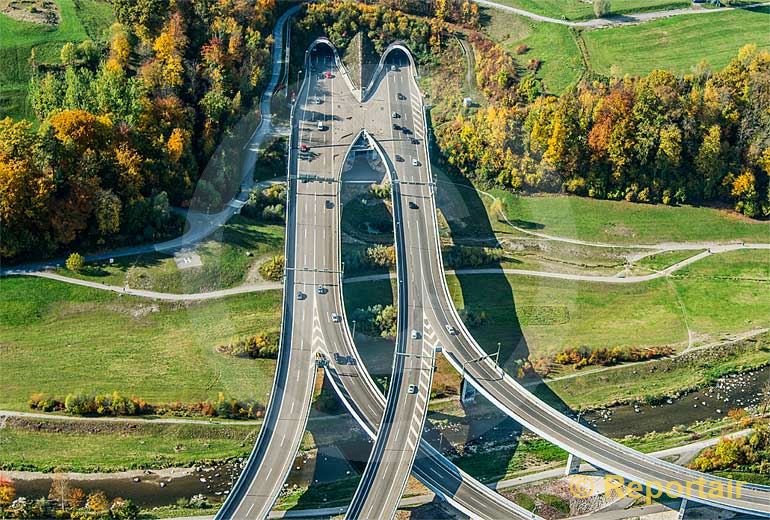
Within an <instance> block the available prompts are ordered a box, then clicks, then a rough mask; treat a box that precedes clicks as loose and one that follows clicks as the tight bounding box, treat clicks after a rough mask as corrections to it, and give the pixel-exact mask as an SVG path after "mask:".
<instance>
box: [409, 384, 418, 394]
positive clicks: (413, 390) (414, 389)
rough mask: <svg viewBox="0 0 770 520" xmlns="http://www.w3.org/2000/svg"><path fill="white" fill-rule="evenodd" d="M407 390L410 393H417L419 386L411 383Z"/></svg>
mask: <svg viewBox="0 0 770 520" xmlns="http://www.w3.org/2000/svg"><path fill="white" fill-rule="evenodd" d="M407 392H409V393H410V394H416V393H417V386H415V385H409V388H408V389H407Z"/></svg>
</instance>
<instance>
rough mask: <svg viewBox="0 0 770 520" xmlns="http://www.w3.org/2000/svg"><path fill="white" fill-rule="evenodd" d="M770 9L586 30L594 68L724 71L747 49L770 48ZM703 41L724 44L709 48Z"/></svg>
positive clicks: (618, 72)
mask: <svg viewBox="0 0 770 520" xmlns="http://www.w3.org/2000/svg"><path fill="white" fill-rule="evenodd" d="M769 26H770V7H763V8H756V9H751V10H748V9H738V10H734V11H725V12H719V13H709V14H700V15H684V16H675V17H672V18H668V19H661V20H655V21H652V22H648V23H643V24H640V25H631V26H626V27H617V28H610V29H600V30H593V31H584V32H583V38H584V40H585V43H586V47H587V50H588V56H589V62H590V64H591V68H592V69H593V70H594V71H596V72H599V73H601V74H607V75H609V74H612V75H618V76H622V75H624V74H631V75H643V74H647V73H649V72H650V71H652V70H655V69H667V70H671V71H672V72H675V73H678V74H685V73H688V72H691V71H692V68H693V67H694V66H696V65H697V64H698V63H700V62H701V61H702V60H705V61H707V62H708V63H709V65H711V67H712V68H713V69H714V70H717V69H721V68H722V67H724V66H725V65H726V64H727V62H729V61H730V60H731V59H732V58H734V57H735V56H736V54H737V53H738V50H739V49H740V48H741V47H743V46H744V45H746V44H749V43H754V44H756V45H758V46H759V47H760V48H762V49H768V48H770V39H768V37H767V35H768V27H769ZM704 42H719V43H718V45H716V44H715V45H704Z"/></svg>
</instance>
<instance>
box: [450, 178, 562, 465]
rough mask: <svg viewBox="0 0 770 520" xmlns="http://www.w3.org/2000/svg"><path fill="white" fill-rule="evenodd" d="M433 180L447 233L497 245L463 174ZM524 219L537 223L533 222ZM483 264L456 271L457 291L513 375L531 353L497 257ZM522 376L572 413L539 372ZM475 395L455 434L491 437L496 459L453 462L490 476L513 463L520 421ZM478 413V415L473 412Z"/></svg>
mask: <svg viewBox="0 0 770 520" xmlns="http://www.w3.org/2000/svg"><path fill="white" fill-rule="evenodd" d="M437 181H438V182H439V185H440V190H439V191H441V188H445V191H447V192H449V193H448V194H444V195H443V196H438V197H437V203H438V205H439V209H440V210H441V211H442V213H443V214H444V216H445V218H446V221H447V225H448V227H449V231H450V233H451V235H452V237H458V236H459V237H463V236H468V235H469V234H470V235H472V236H473V237H475V239H476V240H477V241H481V242H484V243H488V244H494V247H499V243H498V241H497V238H496V236H495V233H494V231H493V229H492V225H491V223H490V221H489V218H488V216H487V212H486V209H485V206H484V203H483V201H482V200H481V197H480V195H479V193H478V192H477V191H476V190H475V189H474V188H473V186H472V185H471V184H470V183H469V182H468V181H467V180H465V179H455V178H453V179H451V183H450V179H447V178H446V177H444V178H442V176H441V175H439V176H438V178H437ZM455 183H457V184H459V189H455V190H451V189H447V188H448V187H449V186H451V185H455ZM529 224H530V225H532V226H536V224H534V223H529ZM486 267H489V268H492V269H493V271H492V272H491V273H490V274H488V275H485V276H483V277H480V276H478V275H463V274H462V273H458V274H457V275H456V278H457V281H458V284H459V289H460V291H461V293H462V299H463V305H464V309H465V311H466V312H465V315H466V316H467V315H468V314H471V315H476V316H478V315H480V314H481V313H484V314H485V315H486V320H485V321H484V322H483V323H482V324H481V325H479V326H477V327H475V328H472V327H470V323H467V325H469V330H470V332H471V334H473V335H474V337H475V338H476V340H477V341H478V343H479V345H480V346H481V347H482V348H483V349H484V350H485V351H486V352H487V353H489V354H494V353H495V352H496V351H497V350H498V348H499V351H500V355H499V360H498V362H499V364H500V365H501V366H502V367H503V368H504V369H505V370H506V372H508V373H509V374H511V375H512V376H513V377H517V372H518V371H519V367H520V366H521V364H522V363H523V362H524V361H525V360H527V359H528V358H529V356H530V350H529V345H528V344H527V340H526V337H525V335H524V332H523V330H522V326H521V322H520V320H519V317H518V313H517V308H516V295H515V294H514V292H513V289H512V287H511V284H510V282H509V280H508V278H507V277H506V275H505V273H504V272H503V268H502V266H501V265H500V263H499V262H495V263H493V264H490V265H487V266H486ZM469 311H470V312H469ZM527 380H528V381H533V380H534V381H533V382H534V383H535V385H536V391H535V394H536V395H537V396H538V397H539V398H540V399H542V400H544V401H545V402H546V403H548V404H549V405H550V406H552V407H554V408H556V409H557V410H559V411H561V412H562V413H565V414H569V415H572V411H571V410H570V408H569V407H568V406H567V404H566V403H565V402H564V401H563V400H562V399H561V398H560V397H559V396H558V395H557V394H555V393H553V392H552V391H551V390H550V389H549V388H548V386H547V385H545V384H544V383H542V379H541V378H539V376H536V375H528V377H527ZM476 400H477V403H478V404H475V405H473V404H471V405H469V406H466V407H465V411H466V421H467V433H466V438H465V439H460V440H461V441H462V440H464V442H465V444H466V446H473V445H474V444H484V443H486V442H488V441H495V442H496V445H497V446H500V447H501V448H500V449H496V450H495V451H494V452H493V453H494V457H490V460H491V459H494V461H495V464H486V463H485V462H484V461H479V460H474V459H478V457H476V458H472V459H471V460H469V461H466V460H464V459H465V457H464V458H463V459H460V460H459V461H458V464H459V465H460V466H461V467H463V469H466V471H468V472H469V473H471V474H472V475H474V476H476V477H478V478H481V479H489V478H493V477H494V476H495V475H499V474H500V473H501V471H500V470H501V468H500V466H499V465H500V463H502V464H504V465H509V464H511V463H512V459H513V457H514V455H515V454H516V451H517V448H518V446H519V443H518V439H519V438H520V435H521V432H522V427H521V425H519V424H518V423H517V422H515V421H514V420H512V419H511V418H509V417H508V416H507V415H506V414H504V413H503V412H501V411H499V410H497V409H495V408H494V407H493V406H492V405H491V404H490V403H488V402H487V401H486V399H484V398H483V397H482V396H480V395H477V397H476ZM477 413H478V414H479V417H474V415H476V414H477Z"/></svg>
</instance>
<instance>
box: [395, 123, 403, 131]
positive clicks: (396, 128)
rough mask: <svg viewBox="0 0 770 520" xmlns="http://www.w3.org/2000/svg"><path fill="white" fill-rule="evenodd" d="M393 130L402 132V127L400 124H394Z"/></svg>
mask: <svg viewBox="0 0 770 520" xmlns="http://www.w3.org/2000/svg"><path fill="white" fill-rule="evenodd" d="M393 130H401V125H399V124H398V123H393Z"/></svg>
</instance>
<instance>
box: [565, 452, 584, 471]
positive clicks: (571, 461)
mask: <svg viewBox="0 0 770 520" xmlns="http://www.w3.org/2000/svg"><path fill="white" fill-rule="evenodd" d="M582 463H583V461H582V460H581V459H580V457H576V456H575V455H573V454H571V453H570V454H569V458H568V459H567V467H565V468H564V475H565V476H568V475H574V474H575V473H580V464H582Z"/></svg>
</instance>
